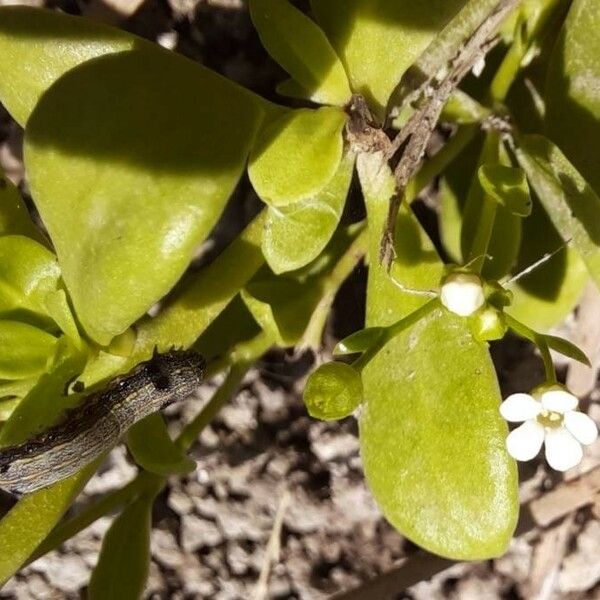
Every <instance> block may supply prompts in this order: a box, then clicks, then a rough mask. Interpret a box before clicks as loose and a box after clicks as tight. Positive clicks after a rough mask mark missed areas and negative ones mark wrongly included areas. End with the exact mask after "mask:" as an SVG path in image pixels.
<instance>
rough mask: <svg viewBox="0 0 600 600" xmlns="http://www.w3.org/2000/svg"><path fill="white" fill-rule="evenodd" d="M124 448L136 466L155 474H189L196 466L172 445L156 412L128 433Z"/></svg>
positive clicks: (162, 420)
mask: <svg viewBox="0 0 600 600" xmlns="http://www.w3.org/2000/svg"><path fill="white" fill-rule="evenodd" d="M127 447H128V448H129V451H130V452H131V454H132V455H133V458H134V459H135V462H136V463H137V464H138V465H140V466H141V467H143V468H144V469H146V471H150V472H151V473H156V474H157V475H170V474H172V473H178V474H183V473H189V472H190V471H193V470H194V469H195V468H196V463H195V462H194V461H193V460H190V459H189V458H187V457H186V456H184V455H183V453H182V452H181V450H180V449H179V448H178V447H177V446H176V445H175V444H174V443H173V440H172V439H171V436H170V435H169V432H168V431H167V426H166V425H165V422H164V419H163V418H162V415H161V414H160V413H154V414H153V415H150V416H149V417H146V418H145V419H143V420H142V421H140V422H139V423H136V424H135V425H134V426H133V427H132V428H131V429H130V430H129V433H128V434H127Z"/></svg>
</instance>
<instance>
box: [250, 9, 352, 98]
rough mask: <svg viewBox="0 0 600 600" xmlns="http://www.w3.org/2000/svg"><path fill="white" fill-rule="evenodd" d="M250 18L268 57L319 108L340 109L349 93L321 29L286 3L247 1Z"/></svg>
mask: <svg viewBox="0 0 600 600" xmlns="http://www.w3.org/2000/svg"><path fill="white" fill-rule="evenodd" d="M250 14H251V16H252V21H253V22H254V25H255V27H256V29H257V30H258V34H259V36H260V39H261V41H262V43H263V45H264V46H265V48H266V49H267V51H268V52H269V54H270V55H271V56H272V57H273V58H274V59H275V60H276V61H277V62H278V63H279V64H280V65H281V66H282V67H283V68H284V69H285V70H286V71H287V72H288V73H289V74H290V75H291V76H292V77H294V79H295V80H296V81H297V82H298V83H299V84H300V86H301V87H302V88H303V89H304V90H306V92H305V93H306V95H307V96H308V97H309V98H310V99H312V100H313V101H314V102H317V103H319V104H336V105H339V106H343V105H344V104H346V103H348V102H349V101H350V97H351V95H352V92H351V91H350V86H349V84H348V78H347V77H346V72H345V71H344V67H343V66H342V63H341V62H340V59H339V58H338V57H337V55H336V53H335V51H334V49H333V48H332V47H331V44H330V43H329V41H328V40H327V37H326V36H325V34H324V33H323V31H322V30H321V28H320V27H319V26H318V25H317V24H316V23H314V22H313V21H311V20H310V19H309V18H308V17H307V16H306V15H304V14H303V13H302V12H300V11H299V10H298V9H297V8H295V7H294V6H293V5H292V4H290V3H289V2H288V0H250Z"/></svg>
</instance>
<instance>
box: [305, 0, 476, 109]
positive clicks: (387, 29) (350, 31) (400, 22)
mask: <svg viewBox="0 0 600 600" xmlns="http://www.w3.org/2000/svg"><path fill="white" fill-rule="evenodd" d="M464 4H465V0H430V1H429V2H426V3H423V2H398V1H388V0H312V2H311V6H312V8H313V10H314V12H315V14H316V15H317V18H318V21H319V23H320V24H321V26H322V27H323V28H324V29H325V32H326V33H327V36H328V37H329V39H330V40H331V43H332V44H333V47H334V48H335V49H336V51H337V53H338V56H340V58H341V59H342V62H343V63H344V66H345V67H346V72H347V73H348V76H349V79H350V83H351V87H352V90H353V91H354V92H356V93H361V94H363V95H364V96H365V97H366V98H367V100H368V102H369V103H371V104H372V105H373V107H374V108H375V110H376V111H378V112H379V113H380V115H382V114H383V109H384V107H385V106H386V104H387V102H388V99H389V97H390V94H391V93H392V91H393V90H394V88H395V87H396V85H397V84H398V83H399V82H400V79H401V77H402V75H403V74H404V72H405V71H406V70H407V69H408V67H410V65H412V64H413V63H414V62H415V60H416V59H417V58H418V57H419V55H420V54H421V52H423V50H425V48H426V47H427V46H428V45H429V44H430V43H431V42H432V40H433V39H434V38H435V36H436V34H437V33H438V32H439V31H440V29H442V28H443V27H444V26H445V25H446V24H447V23H448V22H449V21H450V19H451V18H452V17H453V16H454V15H455V14H456V13H457V12H458V10H459V9H460V8H461V7H462V6H463V5H464ZM439 64H441V63H438V65H439Z"/></svg>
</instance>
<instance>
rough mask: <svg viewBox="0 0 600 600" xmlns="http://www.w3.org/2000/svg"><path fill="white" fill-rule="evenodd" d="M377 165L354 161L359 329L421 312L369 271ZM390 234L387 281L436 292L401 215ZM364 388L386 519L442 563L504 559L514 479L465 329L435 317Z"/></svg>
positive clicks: (376, 224)
mask: <svg viewBox="0 0 600 600" xmlns="http://www.w3.org/2000/svg"><path fill="white" fill-rule="evenodd" d="M375 160H376V159H375V158H374V157H362V156H361V157H359V160H358V171H359V175H360V179H361V185H362V187H363V191H364V193H365V201H366V204H367V215H368V219H369V231H370V235H371V236H372V241H371V246H370V249H369V264H370V265H371V267H370V273H369V282H368V288H367V326H368V327H382V326H386V325H390V324H392V323H394V322H396V321H398V320H399V319H401V318H402V317H406V316H407V315H408V314H410V313H412V312H413V311H414V310H415V309H416V308H419V307H420V306H422V305H423V304H424V303H425V302H427V299H426V298H423V297H419V296H414V295H411V294H408V293H406V292H403V291H402V290H400V289H398V288H397V287H396V286H394V285H393V284H392V283H391V282H390V281H389V279H386V273H385V269H383V268H382V267H380V266H379V265H378V253H379V241H380V236H381V231H382V230H383V223H384V222H385V218H386V216H387V208H388V200H389V197H390V195H391V193H392V192H393V181H390V180H389V175H388V177H387V181H386V178H384V177H383V175H382V170H381V165H377V163H376V162H375ZM398 227H399V229H398V235H397V243H396V251H397V253H398V262H399V264H400V265H402V269H398V271H397V278H398V279H400V280H402V279H403V280H404V281H403V283H404V285H405V286H406V287H412V288H416V289H421V290H423V289H431V288H433V289H435V288H436V287H437V286H438V285H439V281H440V279H441V275H442V269H443V267H442V265H441V262H440V260H439V258H438V257H437V254H436V252H435V250H434V249H433V246H432V244H431V242H430V241H429V240H428V239H427V237H426V236H425V234H424V233H423V231H422V229H421V227H420V226H418V225H417V224H416V223H415V222H414V220H413V219H407V215H406V214H405V215H404V216H402V215H401V217H400V220H399V223H398ZM363 385H364V397H365V401H364V403H363V405H362V410H361V414H360V416H359V427H360V443H361V453H362V456H363V461H364V467H365V474H366V477H367V481H368V483H369V486H370V488H371V490H372V492H373V495H374V496H375V498H376V500H377V502H378V504H379V506H380V507H381V509H382V510H383V513H384V515H385V516H386V518H387V519H388V520H389V521H390V522H391V523H392V524H393V525H394V526H395V527H396V528H398V529H399V530H400V531H401V532H402V533H403V534H404V535H407V536H408V537H409V538H410V539H412V540H413V541H415V542H416V543H418V544H419V545H421V546H423V547H424V548H426V549H427V550H430V551H432V552H435V553H438V554H441V555H443V556H448V557H452V558H459V559H464V558H483V557H490V556H497V555H499V554H501V553H502V552H504V550H505V548H506V546H507V545H508V542H509V541H510V538H511V536H512V532H513V530H514V527H515V523H516V517H517V510H518V498H517V473H516V468H515V463H514V461H513V460H511V459H510V457H509V456H508V454H507V453H506V450H505V445H504V439H505V437H506V434H507V428H506V424H505V423H504V422H503V420H502V419H501V417H500V415H499V412H498V407H499V405H500V393H499V390H498V384H497V381H496V376H495V373H494V369H493V365H492V363H491V360H490V358H489V354H488V352H487V350H486V345H485V344H481V343H479V342H476V341H475V340H473V337H472V336H471V333H470V331H469V328H468V324H467V322H466V321H465V320H462V319H460V318H458V317H454V316H453V315H451V314H450V313H448V312H447V311H445V312H444V311H443V310H442V309H436V310H434V311H433V312H432V313H430V314H429V315H428V316H427V317H425V318H424V319H422V320H420V321H419V322H418V323H417V324H416V325H414V326H413V327H411V328H409V329H407V330H406V331H404V332H402V333H400V334H399V335H398V336H397V337H395V338H394V339H393V340H392V341H390V342H389V343H388V344H386V346H385V347H384V348H383V349H382V350H381V351H380V352H379V353H378V354H377V355H376V356H375V357H374V358H373V359H372V360H371V361H370V362H369V363H368V365H367V366H366V367H365V369H364V370H363ZM465 523H469V527H468V528H465Z"/></svg>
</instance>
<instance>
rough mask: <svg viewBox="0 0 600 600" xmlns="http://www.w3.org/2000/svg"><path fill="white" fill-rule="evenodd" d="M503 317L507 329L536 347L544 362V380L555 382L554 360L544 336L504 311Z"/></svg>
mask: <svg viewBox="0 0 600 600" xmlns="http://www.w3.org/2000/svg"><path fill="white" fill-rule="evenodd" d="M504 318H505V319H506V325H507V326H508V328H509V329H511V330H512V331H513V332H514V333H516V334H517V335H518V336H520V337H522V338H525V339H526V340H529V341H530V342H532V343H533V344H535V345H536V346H537V347H538V349H539V351H540V354H541V356H542V361H543V363H544V371H545V374H546V381H548V382H549V383H556V370H555V368H554V362H553V361H552V356H551V354H550V348H549V347H548V342H547V341H546V338H545V337H544V336H543V335H542V334H540V333H538V332H537V331H534V330H533V329H531V328H530V327H527V325H525V324H524V323H521V321H518V320H517V319H515V318H514V317H511V316H510V315H509V314H506V313H504Z"/></svg>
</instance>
